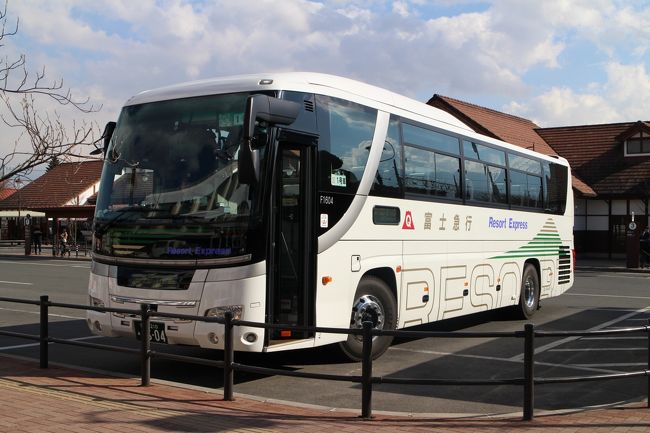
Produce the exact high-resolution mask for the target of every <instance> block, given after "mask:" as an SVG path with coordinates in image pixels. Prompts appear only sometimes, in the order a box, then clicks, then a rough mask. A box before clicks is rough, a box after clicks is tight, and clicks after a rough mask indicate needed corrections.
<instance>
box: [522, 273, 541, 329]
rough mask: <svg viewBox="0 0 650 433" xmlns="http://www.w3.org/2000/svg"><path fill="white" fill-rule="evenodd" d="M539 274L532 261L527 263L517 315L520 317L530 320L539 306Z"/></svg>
mask: <svg viewBox="0 0 650 433" xmlns="http://www.w3.org/2000/svg"><path fill="white" fill-rule="evenodd" d="M539 293H540V287H539V275H538V274H537V269H536V268H535V266H533V264H532V263H526V265H525V266H524V273H523V275H522V277H521V293H520V294H519V305H518V306H517V316H518V317H519V318H520V319H523V320H528V319H530V318H531V317H533V314H535V312H536V311H537V308H538V306H539Z"/></svg>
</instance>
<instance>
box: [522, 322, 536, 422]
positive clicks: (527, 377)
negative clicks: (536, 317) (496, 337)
mask: <svg viewBox="0 0 650 433" xmlns="http://www.w3.org/2000/svg"><path fill="white" fill-rule="evenodd" d="M524 337H525V338H524V421H531V420H532V419H533V411H534V394H535V361H534V359H533V357H534V355H535V326H534V325H533V324H532V323H527V324H525V325H524Z"/></svg>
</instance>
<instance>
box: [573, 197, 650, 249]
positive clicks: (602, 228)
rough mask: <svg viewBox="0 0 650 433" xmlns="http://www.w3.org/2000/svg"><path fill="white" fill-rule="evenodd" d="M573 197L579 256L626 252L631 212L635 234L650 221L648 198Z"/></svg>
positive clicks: (576, 243) (576, 244)
mask: <svg viewBox="0 0 650 433" xmlns="http://www.w3.org/2000/svg"><path fill="white" fill-rule="evenodd" d="M574 201H575V223H574V227H573V231H574V235H575V247H576V253H577V254H578V255H579V256H602V257H610V258H611V257H621V256H625V254H626V248H627V247H626V242H627V235H628V233H629V229H628V225H629V223H630V222H631V221H632V213H634V222H635V223H636V225H637V228H636V230H635V232H634V236H638V235H639V233H640V232H641V231H642V230H643V228H644V227H646V226H648V225H650V220H649V218H648V201H647V200H639V199H631V200H620V199H611V200H602V199H585V198H578V197H576V198H575V200H574Z"/></svg>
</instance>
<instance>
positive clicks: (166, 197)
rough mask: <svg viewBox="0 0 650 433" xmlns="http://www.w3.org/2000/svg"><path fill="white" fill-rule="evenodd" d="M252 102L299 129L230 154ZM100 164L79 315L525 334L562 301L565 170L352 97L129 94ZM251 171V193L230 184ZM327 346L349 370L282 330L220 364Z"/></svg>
mask: <svg viewBox="0 0 650 433" xmlns="http://www.w3.org/2000/svg"><path fill="white" fill-rule="evenodd" d="M260 93H261V94H264V95H266V96H268V97H269V98H270V99H269V100H270V101H271V102H270V103H269V107H271V108H269V111H273V110H274V108H273V103H274V101H276V99H274V98H278V99H281V100H286V101H292V102H294V103H295V105H296V107H299V113H298V114H297V115H296V117H295V118H292V119H290V120H288V121H282V122H277V123H274V121H273V120H269V119H273V118H274V117H273V116H270V117H269V116H267V117H264V115H261V117H260V116H258V117H257V119H258V122H257V123H258V127H259V126H260V123H261V125H262V126H263V127H264V126H265V127H266V128H264V129H263V130H261V132H260V131H259V130H258V131H257V132H256V133H255V137H247V135H246V132H245V130H246V127H247V126H249V125H248V124H245V123H246V122H249V124H251V123H250V119H247V115H246V113H247V112H245V111H246V110H249V111H250V110H251V108H250V107H251V102H250V98H249V96H250V95H252V94H260ZM266 96H264V97H266ZM263 102H264V103H265V104H266V103H267V101H266V100H264V101H263ZM271 114H274V113H271ZM294 119H295V121H294ZM252 120H253V121H255V119H252ZM264 120H267V122H266V123H264V122H263V121H264ZM251 125H252V124H251ZM251 128H252V126H251ZM242 130H244V132H242ZM206 132H207V134H206ZM206 135H207V137H208V138H207V150H206V145H205V144H204V145H202V146H199V145H198V142H199V141H201V140H203V141H204V142H205V140H206V138H205V136H206ZM199 137H200V138H199ZM244 146H246V148H244ZM244 150H246V151H247V152H248V153H249V154H250V155H252V157H251V158H252V161H253V163H252V164H251V165H247V166H246V167H248V169H247V168H246V167H244V165H243V164H245V163H244V162H242V161H243V160H244V156H242V155H243V152H244ZM105 161H106V162H105V167H104V172H103V174H102V184H101V187H100V193H99V198H98V201H97V211H96V219H95V229H94V243H93V265H92V272H91V277H90V283H89V295H90V302H91V305H95V306H107V307H120V308H133V309H137V308H139V305H140V304H142V303H148V304H152V305H154V306H155V307H154V308H156V309H157V310H158V311H165V312H177V313H180V314H190V315H206V314H207V315H212V316H215V315H217V316H218V315H221V314H223V313H224V312H225V311H226V310H230V311H233V312H234V313H235V315H236V317H237V318H241V319H242V320H247V321H254V322H267V323H281V324H287V325H307V326H310V325H311V326H323V327H337V328H348V327H350V326H360V322H361V321H362V320H366V319H370V320H372V321H373V323H374V324H375V327H377V328H404V327H408V326H414V325H419V324H424V323H429V322H433V321H437V320H443V319H447V318H451V317H458V316H462V315H466V314H472V313H477V312H481V311H486V310H490V309H496V308H501V307H513V309H515V310H517V311H518V312H519V313H520V315H521V316H522V317H524V318H527V317H530V315H532V314H533V313H534V311H535V310H536V309H537V308H538V305H539V301H540V300H543V299H545V298H549V297H553V296H557V295H560V294H562V293H563V292H565V291H566V290H567V289H569V288H570V287H571V285H572V284H573V257H572V252H573V195H572V191H571V173H570V169H569V166H568V164H567V162H566V161H565V160H564V159H562V158H559V157H548V156H544V155H541V154H538V153H535V152H532V151H529V150H526V149H522V148H520V147H517V146H514V145H510V144H508V143H504V142H501V141H499V140H495V139H492V138H489V137H486V136H483V135H480V134H477V133H475V132H474V131H472V130H471V129H470V128H468V127H467V126H466V125H464V124H463V123H461V122H460V121H458V120H457V119H456V118H454V117H453V116H451V115H449V114H448V113H446V112H443V111H441V110H439V109H436V108H433V107H430V106H428V105H426V104H423V103H420V102H416V101H413V100H410V99H408V98H405V97H403V96H399V95H396V94H394V93H391V92H388V91H386V90H383V89H379V88H376V87H373V86H369V85H366V84H363V83H359V82H356V81H352V80H348V79H344V78H340V77H334V76H329V75H323V74H312V73H282V74H267V75H251V76H239V77H230V78H223V79H215V80H206V81H200V82H192V83H187V84H182V85H178V86H172V87H167V88H162V89H157V90H152V91H147V92H143V93H141V94H139V95H136V96H135V97H133V98H131V99H130V100H129V101H127V103H126V104H125V107H124V109H123V111H122V114H121V115H120V119H119V120H118V123H117V127H116V129H115V133H114V134H113V135H112V139H111V141H110V145H108V142H107V148H106V149H105ZM250 167H253V169H252V172H253V173H254V175H253V177H258V179H257V180H255V179H253V180H250V179H249V180H245V179H244V178H245V177H246V176H245V172H246V171H248V172H251V169H250ZM247 176H248V177H249V178H250V177H251V175H250V174H248V175H247ZM137 320H138V319H137V317H129V316H124V315H118V314H109V313H99V312H93V311H91V312H89V313H88V325H89V327H90V329H91V330H92V331H93V332H94V333H96V334H99V335H105V336H133V335H135V330H136V328H137V326H138V324H137V323H135V322H137ZM152 321H153V322H156V323H155V324H154V325H153V326H154V328H152V330H153V331H154V332H155V333H156V336H155V339H154V341H159V342H165V343H169V344H187V345H199V346H201V347H205V348H216V349H222V348H223V326H221V325H218V324H210V323H204V322H192V321H182V320H160V319H157V318H154V319H152ZM337 342H338V343H341V346H342V348H343V350H344V352H345V353H346V354H347V355H348V356H350V357H351V358H352V359H358V357H359V356H360V343H359V342H358V340H356V339H355V338H353V337H350V338H347V337H346V336H344V335H339V334H324V333H315V334H314V333H297V334H296V333H295V332H292V330H291V329H290V327H288V328H287V329H286V330H280V331H275V332H271V331H267V332H265V331H264V330H263V329H260V328H245V327H244V328H239V327H236V338H235V349H236V350H240V351H257V352H261V351H269V352H270V351H275V350H286V349H297V348H307V347H315V346H320V345H325V344H331V343H337ZM389 343H390V339H388V338H383V339H380V340H378V341H377V344H375V345H374V346H375V348H376V350H375V356H379V355H380V354H381V353H383V351H385V350H386V349H387V347H388V345H389Z"/></svg>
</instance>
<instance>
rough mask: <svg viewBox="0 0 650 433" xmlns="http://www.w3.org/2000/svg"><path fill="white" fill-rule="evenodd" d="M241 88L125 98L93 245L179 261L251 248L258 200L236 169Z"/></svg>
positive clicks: (108, 251)
mask: <svg viewBox="0 0 650 433" xmlns="http://www.w3.org/2000/svg"><path fill="white" fill-rule="evenodd" d="M247 96H248V94H245V93H238V94H227V95H212V96H202V97H195V98H185V99H178V100H169V101H161V102H152V103H145V104H140V105H131V106H126V107H124V109H123V110H122V113H121V114H120V117H119V121H118V124H117V127H116V129H115V133H114V134H113V137H112V139H111V143H110V145H109V147H108V149H107V154H106V161H105V163H104V171H103V173H102V183H101V186H100V192H99V194H98V197H97V205H96V211H95V229H94V236H95V244H94V251H95V253H96V254H99V255H106V256H114V257H120V258H125V259H127V258H137V259H159V260H166V259H170V260H175V261H178V260H203V259H219V258H232V257H240V258H241V257H245V256H249V255H250V254H251V250H252V248H251V245H250V241H251V240H252V239H255V236H251V232H252V231H256V230H257V229H258V228H257V225H258V224H259V221H261V218H260V216H259V215H257V212H258V210H259V209H260V208H261V206H259V204H258V203H257V200H259V197H258V195H256V194H258V193H257V192H256V190H257V188H256V187H255V186H254V185H253V186H251V185H248V184H242V183H240V182H239V177H238V169H237V159H238V152H239V146H240V143H241V142H242V130H243V128H242V126H243V118H244V109H245V105H246V98H247ZM260 152H262V153H263V152H264V150H263V149H262V150H260ZM262 157H263V155H262Z"/></svg>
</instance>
